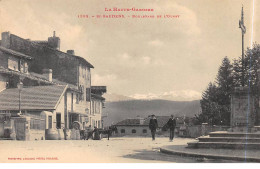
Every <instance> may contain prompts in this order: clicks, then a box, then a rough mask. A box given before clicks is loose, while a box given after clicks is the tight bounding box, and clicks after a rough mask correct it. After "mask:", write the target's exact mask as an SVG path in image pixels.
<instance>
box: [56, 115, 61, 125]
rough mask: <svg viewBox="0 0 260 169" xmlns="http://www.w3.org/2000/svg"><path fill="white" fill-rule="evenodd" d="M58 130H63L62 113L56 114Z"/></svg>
mask: <svg viewBox="0 0 260 169" xmlns="http://www.w3.org/2000/svg"><path fill="white" fill-rule="evenodd" d="M56 128H57V129H60V128H61V114H60V113H57V114H56Z"/></svg>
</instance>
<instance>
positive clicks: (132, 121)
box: [115, 119, 141, 126]
mask: <svg viewBox="0 0 260 169" xmlns="http://www.w3.org/2000/svg"><path fill="white" fill-rule="evenodd" d="M115 125H116V126H136V125H138V126H139V125H141V124H140V119H125V120H122V121H120V122H118V123H117V124H115Z"/></svg>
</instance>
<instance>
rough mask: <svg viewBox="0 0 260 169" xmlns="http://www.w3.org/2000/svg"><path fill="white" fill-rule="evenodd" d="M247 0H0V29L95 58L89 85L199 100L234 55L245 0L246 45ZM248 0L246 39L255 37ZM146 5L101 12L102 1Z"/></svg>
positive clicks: (259, 30) (257, 26)
mask: <svg viewBox="0 0 260 169" xmlns="http://www.w3.org/2000/svg"><path fill="white" fill-rule="evenodd" d="M252 2H253V0H225V1H222V0H210V1H209V0H164V1H162V0H142V1H140V0H131V1H129V0H98V1H97V0H0V19H1V22H0V31H1V32H3V31H10V32H11V33H12V34H15V35H18V36H20V37H23V38H25V39H31V40H47V38H48V37H49V36H52V34H53V33H52V32H53V31H54V30H55V31H56V36H59V37H60V39H61V50H62V51H65V52H66V51H67V50H69V49H74V50H75V54H76V55H78V56H81V57H84V58H85V59H86V60H88V61H89V62H90V63H92V64H93V65H94V67H95V68H94V69H93V70H92V85H106V86H107V89H108V93H115V94H119V95H124V96H130V97H134V98H137V99H138V98H139V99H140V98H141V99H146V98H152V99H154V98H159V97H160V98H162V97H164V98H169V99H172V98H174V99H175V100H194V99H200V98H201V93H202V92H203V91H204V90H205V89H206V88H207V85H208V84H209V82H213V81H214V80H215V77H216V74H217V71H218V68H219V66H220V64H221V61H222V59H223V58H224V57H225V56H228V58H229V59H230V60H231V61H232V60H233V59H235V58H238V57H239V56H240V55H241V30H240V29H239V28H238V21H239V19H240V17H241V6H242V4H243V6H244V13H245V26H246V27H247V32H246V34H245V47H249V46H250V38H251V25H252ZM258 3H259V2H255V18H254V19H255V20H254V32H253V41H254V42H258V43H259V41H260V39H259V38H260V36H259V35H260V19H259V17H258V16H257V15H259V12H260V5H259V4H258ZM113 7H117V8H133V7H134V8H151V9H154V11H153V12H133V11H131V12H108V11H105V8H113ZM79 14H86V15H89V16H92V15H103V14H106V15H109V14H110V15H111V14H123V15H125V16H128V15H129V16H132V15H133V14H135V15H144V14H149V15H155V16H156V15H164V14H167V15H179V18H173V19H148V18H145V19H140V18H139V19H137V18H135V19H134V18H131V17H130V18H125V19H122V18H121V19H120V18H110V19H105V18H100V19H98V18H91V17H90V18H88V19H84V18H78V15H79Z"/></svg>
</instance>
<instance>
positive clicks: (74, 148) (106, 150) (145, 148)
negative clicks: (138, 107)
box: [0, 137, 223, 163]
mask: <svg viewBox="0 0 260 169" xmlns="http://www.w3.org/2000/svg"><path fill="white" fill-rule="evenodd" d="M188 141H191V139H181V138H176V139H175V140H174V141H173V142H169V141H168V138H157V139H156V140H155V141H152V140H151V139H150V138H134V137H121V138H111V139H110V140H106V139H102V140H86V141H84V140H53V141H51V140H48V141H47V140H46V141H0V162H20V163H21V162H42V163H44V162H55V163H59V162H83V163H89V162H90V163H91V162H92V163H93V162H95V163H109V162H112V163H169V162H178V163H196V162H201V161H200V160H199V159H194V158H182V157H179V156H172V155H166V154H162V153H160V152H159V147H161V146H164V145H172V144H174V145H181V144H186V143H187V142H188ZM203 162H216V161H210V160H207V161H205V160H204V161H203ZM219 162H221V161H219ZM222 162H223V161H222Z"/></svg>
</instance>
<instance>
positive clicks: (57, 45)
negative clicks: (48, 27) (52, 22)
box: [48, 31, 60, 50]
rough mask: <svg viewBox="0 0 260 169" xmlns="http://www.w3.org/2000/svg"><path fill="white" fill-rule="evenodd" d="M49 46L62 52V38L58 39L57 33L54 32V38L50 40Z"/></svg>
mask: <svg viewBox="0 0 260 169" xmlns="http://www.w3.org/2000/svg"><path fill="white" fill-rule="evenodd" d="M48 46H49V47H51V48H54V49H57V50H60V38H59V37H56V33H55V31H53V36H52V37H49V38H48Z"/></svg>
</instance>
